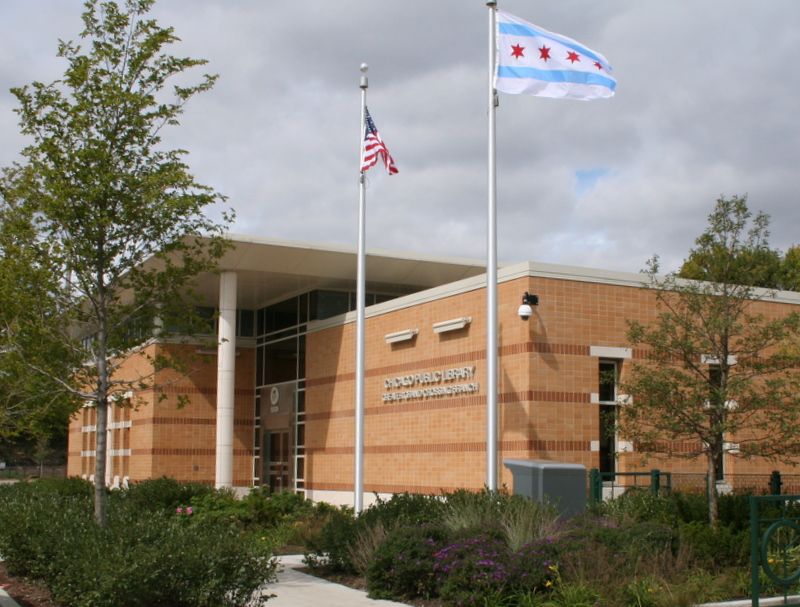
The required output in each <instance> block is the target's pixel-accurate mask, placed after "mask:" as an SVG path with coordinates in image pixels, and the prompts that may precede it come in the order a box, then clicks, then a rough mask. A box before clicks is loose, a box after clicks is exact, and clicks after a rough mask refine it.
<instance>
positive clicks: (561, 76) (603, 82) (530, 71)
mask: <svg viewBox="0 0 800 607" xmlns="http://www.w3.org/2000/svg"><path fill="white" fill-rule="evenodd" d="M497 77H498V78H527V79H530V80H542V81H544V82H570V83H573V84H594V85H598V86H604V87H606V88H607V89H609V90H612V91H613V90H614V89H616V88H617V82H616V80H614V79H613V78H609V77H608V76H603V75H602V74H596V73H594V72H576V71H572V70H539V69H536V68H534V67H512V66H509V65H498V66H497Z"/></svg>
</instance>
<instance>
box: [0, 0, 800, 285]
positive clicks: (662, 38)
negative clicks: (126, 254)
mask: <svg viewBox="0 0 800 607" xmlns="http://www.w3.org/2000/svg"><path fill="white" fill-rule="evenodd" d="M188 6H191V10H187V7H188ZM503 8H504V10H508V11H509V12H512V13H515V14H517V15H519V16H521V17H523V18H526V19H530V20H532V21H534V22H536V23H538V24H540V25H542V26H543V27H546V28H547V29H550V30H553V31H557V32H560V33H563V34H566V35H568V36H571V37H573V38H576V39H578V40H580V41H581V42H583V43H585V44H587V45H588V46H590V47H592V48H595V49H597V50H599V51H601V52H602V53H603V54H604V55H605V56H606V57H607V58H608V59H609V61H610V62H611V64H612V65H613V66H614V68H615V75H616V77H617V79H618V81H619V88H618V94H617V96H616V97H614V98H613V99H610V100H604V101H597V102H591V103H580V102H571V101H556V100H548V99H535V98H529V97H512V96H504V97H502V98H501V105H500V108H499V110H498V115H497V124H498V177H499V184H498V196H499V198H498V227H499V230H498V239H499V255H500V258H501V259H503V260H508V261H517V260H522V259H533V260H541V261H549V262H556V263H571V264H579V265H591V266H595V267H605V268H613V269H621V270H631V271H636V270H638V269H640V268H641V267H642V266H643V265H644V263H645V260H646V259H647V258H648V257H650V256H651V255H652V254H653V253H659V254H660V255H661V256H662V258H663V260H664V262H665V264H664V265H665V266H666V267H668V268H671V267H675V266H676V265H677V264H679V263H680V261H681V260H682V259H683V258H684V257H685V256H686V254H687V252H688V250H689V247H690V246H691V245H692V242H693V241H694V238H695V237H696V236H697V235H698V234H699V233H700V232H701V231H702V230H703V228H704V226H705V221H706V217H707V215H708V213H709V212H710V210H711V208H712V206H713V203H714V200H715V199H716V198H717V197H718V196H719V195H720V194H725V195H731V194H744V193H747V194H749V196H750V204H751V207H752V208H753V209H754V210H757V209H763V210H765V211H766V212H768V213H769V214H770V215H771V216H772V219H773V230H772V232H773V238H772V242H773V245H774V246H777V247H781V248H786V247H788V246H789V245H790V244H792V243H794V242H797V240H798V239H797V236H796V230H795V228H794V226H796V225H798V222H800V206H798V205H797V201H796V193H795V192H796V189H797V188H796V187H795V183H796V174H797V171H796V164H797V158H798V157H800V122H799V121H798V120H797V119H796V116H795V114H796V109H795V107H796V104H797V101H796V98H797V96H798V94H799V93H800V70H796V69H794V67H793V65H794V62H795V57H797V56H798V54H800V34H799V33H798V30H797V28H796V23H798V19H799V18H800V3H797V2H796V0H771V1H770V2H761V3H754V2H751V1H750V0H705V1H704V2H695V1H693V0H673V1H672V2H669V3H653V2H630V1H627V0H626V1H622V0H608V1H606V2H603V3H597V2H590V1H589V0H566V1H563V2H559V3H551V4H549V5H547V4H537V5H535V6H534V5H532V4H531V3H530V2H526V1H523V0H507V1H506V2H505V3H504V5H503ZM534 9H535V10H534ZM81 10H82V2H81V1H80V0H37V1H36V2H30V1H29V0H4V1H3V20H2V22H0V141H2V145H0V165H7V164H9V163H10V162H12V161H13V160H14V159H15V158H16V154H17V153H18V151H19V149H20V148H21V147H22V145H24V142H25V140H24V139H23V138H22V137H21V136H20V135H19V133H18V129H17V120H16V115H14V114H13V113H12V109H13V108H14V107H15V100H14V99H13V97H12V96H11V95H10V94H9V93H8V92H7V91H8V88H9V87H12V86H19V85H22V84H25V83H28V82H30V81H32V80H42V81H50V80H53V79H55V78H57V77H58V76H59V75H60V73H61V71H62V70H63V64H62V63H61V62H60V61H59V60H57V59H56V58H55V57H54V55H55V49H56V44H57V39H58V38H59V37H61V38H65V39H68V38H75V36H76V34H77V32H78V31H79V29H80V26H81V24H80V19H79V16H80V12H81ZM486 13H487V11H486V8H485V5H484V3H483V2H478V1H476V2H474V3H470V2H464V0H438V1H437V2H435V3H431V2H422V0H410V1H407V2H402V3H401V2H391V3H388V2H381V3H376V2H372V1H370V0H341V1H339V2H329V1H328V0H296V1H295V2H292V3H275V2H263V1H261V0H258V1H257V0H238V1H236V2H230V1H223V0H195V1H193V2H192V3H191V5H189V4H187V3H186V2H183V1H178V0H161V1H160V2H158V3H157V5H156V9H155V15H156V17H157V18H158V19H159V20H160V21H161V22H162V23H163V24H165V25H166V24H169V25H173V26H174V27H175V29H176V31H177V33H178V35H179V36H180V37H181V38H182V42H181V43H180V45H179V46H178V48H177V50H178V51H179V52H180V53H185V54H189V55H192V56H198V57H204V58H206V59H208V60H209V65H208V66H207V70H208V71H210V72H216V73H219V74H220V80H219V82H218V84H217V86H216V87H215V88H214V89H213V90H212V91H211V92H209V93H206V94H204V95H202V96H201V97H198V98H196V99H194V100H192V101H191V102H190V104H189V106H188V107H187V112H186V114H185V116H184V118H183V121H182V126H181V127H179V128H178V129H176V130H174V131H172V132H171V133H169V134H168V135H167V137H166V141H167V142H168V143H169V144H170V145H175V146H180V147H184V148H186V149H188V150H189V151H190V156H189V157H188V160H189V163H190V164H191V166H192V168H193V170H194V172H195V174H196V176H197V177H198V179H199V180H200V181H201V182H204V183H208V184H210V185H212V186H213V187H215V188H218V189H219V190H220V191H222V192H223V193H225V194H227V195H228V196H229V197H230V205H231V206H233V207H234V208H235V209H236V210H237V213H238V219H237V224H236V226H234V231H237V232H244V233H252V234H257V235H261V236H271V237H277V238H285V239H297V240H318V241H322V242H336V243H345V244H352V245H353V246H354V244H355V234H356V214H357V208H356V207H357V182H356V177H357V166H356V164H357V156H358V150H357V143H358V140H357V137H358V130H359V124H358V116H359V94H360V92H359V89H358V78H359V72H358V66H359V64H360V63H361V62H362V61H366V62H368V63H369V64H370V89H369V104H370V108H371V110H372V113H373V116H374V118H375V120H376V122H377V124H378V127H379V128H380V130H381V133H382V134H383V136H384V139H385V140H386V142H387V144H388V146H389V148H390V149H391V150H392V153H393V155H394V156H395V159H396V161H397V163H398V166H399V167H400V174H399V175H397V176H393V177H391V178H379V177H378V175H377V173H375V174H372V173H371V174H370V179H371V182H372V183H371V186H370V188H369V193H368V207H369V213H368V235H367V241H368V246H375V247H381V248H389V249H399V250H408V251H411V252H418V253H432V254H439V255H453V256H469V257H474V258H479V259H480V258H482V257H483V256H484V254H485V253H484V252H485V241H486V237H485V226H486V217H485V215H486V199H487V196H486V97H487V93H486V81H487V67H486V54H487V49H486V47H487V14H486ZM377 170H378V169H375V171H377ZM581 171H597V172H599V174H602V177H601V178H599V179H597V181H596V182H594V183H593V184H592V185H591V187H588V188H578V187H576V175H577V174H579V172H581Z"/></svg>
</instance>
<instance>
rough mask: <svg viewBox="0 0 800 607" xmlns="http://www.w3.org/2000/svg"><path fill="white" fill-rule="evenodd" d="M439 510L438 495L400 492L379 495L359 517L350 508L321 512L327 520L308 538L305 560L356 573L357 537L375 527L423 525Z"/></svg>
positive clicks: (311, 563) (433, 518) (437, 515)
mask: <svg viewBox="0 0 800 607" xmlns="http://www.w3.org/2000/svg"><path fill="white" fill-rule="evenodd" d="M442 510H443V503H442V498H440V497H436V496H429V495H417V494H411V493H399V494H396V495H393V496H392V497H391V498H390V499H388V500H384V499H381V498H378V499H377V500H376V502H375V503H374V504H372V505H371V506H369V507H368V508H367V509H366V510H364V511H363V512H362V513H361V514H360V515H359V516H358V517H355V516H354V515H353V510H352V508H341V509H340V510H336V511H331V512H330V513H327V514H325V513H323V516H326V517H327V520H326V522H325V523H324V525H323V526H322V528H321V530H320V531H319V533H318V534H316V535H315V536H313V537H310V538H308V540H307V545H308V550H307V552H306V558H305V560H306V563H307V564H308V565H309V567H312V568H321V567H325V568H327V569H329V570H331V571H335V572H341V573H349V574H358V573H359V571H360V570H361V569H363V562H361V563H360V564H359V565H356V563H355V562H354V560H353V556H354V551H356V550H357V547H356V545H355V544H356V542H357V541H359V538H361V540H362V541H366V538H368V537H369V536H370V535H371V534H374V533H375V532H374V531H373V529H374V528H376V527H382V528H383V529H384V530H389V529H394V528H395V527H398V526H400V525H412V526H414V525H424V524H426V523H429V522H433V521H436V520H438V519H439V517H440V516H441V512H442ZM367 543H369V542H367ZM373 548H374V547H373ZM355 557H356V558H355V560H356V561H363V558H361V557H359V556H358V555H355Z"/></svg>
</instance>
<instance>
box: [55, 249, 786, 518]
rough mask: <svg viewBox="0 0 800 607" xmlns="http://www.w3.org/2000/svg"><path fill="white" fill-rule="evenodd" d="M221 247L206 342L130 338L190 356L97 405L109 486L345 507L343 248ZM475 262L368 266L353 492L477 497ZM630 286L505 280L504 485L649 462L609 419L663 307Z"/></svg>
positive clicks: (621, 277)
mask: <svg viewBox="0 0 800 607" xmlns="http://www.w3.org/2000/svg"><path fill="white" fill-rule="evenodd" d="M231 239H232V241H233V246H232V247H231V248H230V250H228V251H227V253H226V254H225V256H224V257H223V258H222V260H221V262H220V272H219V273H217V274H208V275H203V276H201V277H200V281H199V284H200V289H199V291H200V295H201V297H202V298H203V300H204V304H205V306H206V308H205V311H206V312H207V314H208V316H209V319H213V322H212V321H211V320H210V322H209V333H210V335H209V338H210V339H209V341H207V342H201V341H198V342H197V343H186V342H176V341H172V340H158V339H152V340H149V341H147V342H145V343H144V344H143V345H142V351H144V352H146V353H148V354H150V355H155V354H157V353H158V352H159V351H161V350H163V349H167V350H169V349H173V350H179V349H187V350H188V351H189V353H190V354H192V355H194V356H193V359H192V360H194V361H196V362H194V363H193V367H192V369H191V370H190V372H189V373H187V374H184V375H178V374H177V373H175V372H171V371H158V372H157V374H156V378H155V384H156V385H157V386H158V388H157V389H149V390H142V391H140V392H137V393H136V394H130V395H127V396H129V397H130V400H129V402H130V403H135V405H136V406H125V405H123V404H122V403H117V404H114V405H109V413H110V415H109V422H108V430H107V433H108V434H107V439H108V443H107V445H108V447H107V466H106V469H107V478H106V482H107V483H108V484H109V485H112V486H119V485H124V484H126V483H128V482H135V481H140V480H144V479H149V478H158V477H162V476H168V477H172V478H175V479H178V480H181V481H195V482H203V483H209V484H214V485H216V486H218V487H232V488H235V489H237V490H244V489H246V488H249V487H253V486H258V485H268V486H269V487H270V488H271V489H273V490H275V491H279V490H292V491H298V492H302V493H304V494H305V495H306V497H308V498H310V499H313V500H316V501H319V500H323V501H327V502H330V503H335V504H352V503H353V491H354V465H355V450H354V437H355V384H356V382H355V367H356V356H355V350H356V313H355V311H354V310H355V308H356V296H355V291H356V253H355V252H354V251H351V250H347V249H342V248H335V247H327V246H322V245H316V244H309V243H291V242H283V241H272V240H259V239H254V238H247V237H242V236H231ZM484 268H485V266H484V263H483V262H474V261H469V260H462V259H436V258H427V257H419V256H413V255H396V254H383V253H377V252H373V253H368V254H367V256H366V291H367V302H366V304H367V307H366V321H365V380H364V381H365V384H364V450H363V475H364V481H363V482H364V491H365V494H367V495H371V494H391V493H398V492H406V491H407V492H412V493H439V492H443V491H444V492H447V491H452V490H456V489H460V488H467V489H476V490H477V489H480V488H482V487H483V486H484V484H485V482H486V466H487V463H486V415H487V414H486V389H485V388H486V373H487V369H486V320H485V319H486V274H485V270H484ZM642 280H643V278H642V276H641V275H639V274H629V273H620V272H610V271H602V270H595V269H586V268H577V267H566V266H559V265H550V264H541V263H534V262H524V263H518V264H513V265H504V266H502V267H500V268H499V269H498V291H497V301H498V305H497V308H498V323H499V326H498V346H499V363H498V373H497V384H498V396H497V403H498V421H497V427H498V442H497V448H498V460H499V465H498V468H497V469H498V473H499V479H498V481H499V482H498V484H499V485H507V486H508V487H511V485H512V476H511V472H510V471H509V470H508V469H507V468H506V467H505V466H503V465H502V461H503V460H506V459H515V460H526V459H530V460H549V461H554V462H566V463H575V464H582V465H584V466H585V467H586V468H587V469H589V468H598V469H600V470H601V471H605V472H628V471H637V470H644V469H649V468H650V467H652V465H653V464H652V462H650V463H649V464H647V465H646V468H645V462H643V461H642V457H641V454H638V453H637V452H636V449H635V445H634V444H632V443H630V442H628V441H625V440H624V437H619V436H614V433H613V432H612V431H609V426H608V424H609V420H613V416H614V412H615V410H616V408H617V407H620V406H624V404H623V405H621V404H620V403H621V402H622V403H624V401H625V398H624V395H621V394H619V390H618V384H619V379H620V377H624V374H625V372H626V367H627V366H629V365H630V364H631V362H632V361H633V360H634V357H635V356H636V355H637V354H636V352H633V351H632V350H631V348H630V346H629V344H628V343H627V338H626V332H627V328H628V325H627V321H628V320H638V321H641V322H643V323H649V322H651V321H653V320H654V319H655V318H656V315H657V307H656V303H655V297H654V293H653V292H652V291H650V290H648V289H646V288H644V287H643V285H642ZM525 293H531V294H534V293H535V294H536V295H537V296H538V305H536V306H535V307H534V308H533V313H532V315H531V317H530V319H529V320H523V319H521V318H520V316H519V315H518V308H519V306H520V302H521V298H522V296H523V295H524V294H525ZM753 305H754V306H756V307H757V308H760V309H761V311H762V312H764V313H765V314H766V315H770V314H771V315H775V314H777V315H780V314H782V313H787V312H789V311H791V310H796V309H797V306H798V305H800V294H797V293H788V292H779V293H777V295H776V296H775V297H774V298H772V299H770V300H769V301H760V302H756V303H754V304H753ZM233 327H235V329H234V328H233ZM215 342H216V343H217V344H219V345H214V343H215ZM209 343H211V344H212V345H211V347H209ZM223 346H224V347H223ZM147 364H148V363H147V362H146V359H145V358H144V357H141V356H135V355H132V356H131V358H130V359H129V363H128V364H126V365H125V366H123V370H122V371H121V374H122V375H126V376H127V377H129V378H135V377H137V374H144V373H146V372H148V371H152V370H148V369H145V368H143V367H142V365H145V366H146V365H147ZM128 374H129V375H128ZM179 400H180V401H182V402H185V403H186V404H183V405H182V406H179ZM612 423H613V422H612ZM95 437H96V426H95V411H94V409H93V408H92V407H84V408H83V409H81V410H80V411H79V412H78V413H77V414H76V415H75V417H74V418H73V420H72V422H71V424H70V433H69V452H68V474H69V475H70V476H82V477H84V478H89V477H91V476H92V475H93V473H94V466H95V450H94V448H95V447H94V445H95ZM726 440H728V437H726ZM730 440H731V444H732V445H733V444H734V442H735V437H730ZM723 460H724V461H723V465H722V471H721V475H720V477H719V478H718V479H717V481H718V483H719V484H721V485H723V486H727V487H730V486H732V485H733V486H735V484H736V483H735V480H734V479H735V478H737V477H739V476H745V475H747V474H759V475H768V474H769V473H770V471H771V470H772V469H773V467H774V464H773V463H771V462H767V461H759V460H758V459H754V460H743V459H740V458H737V457H736V456H735V452H734V449H733V448H731V450H730V452H728V453H726V454H725V455H724V457H723ZM706 465H707V463H706V461H705V459H704V458H698V459H696V460H684V459H674V460H664V459H661V460H659V461H658V467H659V468H661V469H663V470H666V471H671V472H673V473H685V474H689V473H695V474H697V475H698V476H699V475H704V474H705V470H706Z"/></svg>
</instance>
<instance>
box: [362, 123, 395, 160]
mask: <svg viewBox="0 0 800 607" xmlns="http://www.w3.org/2000/svg"><path fill="white" fill-rule="evenodd" d="M364 112H365V114H364V115H365V122H366V124H365V125H364V147H363V149H362V150H361V172H362V173H363V172H365V171H367V170H369V169H371V168H372V167H374V166H375V165H376V164H378V157H380V158H381V159H382V160H383V166H385V167H386V171H387V172H388V173H389V175H394V174H395V173H397V167H396V166H394V158H392V155H391V154H390V153H389V149H388V148H387V147H386V144H385V143H384V142H383V140H382V139H381V136H380V134H379V133H378V129H377V128H376V127H375V123H374V122H373V121H372V116H370V115H369V110H368V109H367V108H364Z"/></svg>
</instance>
